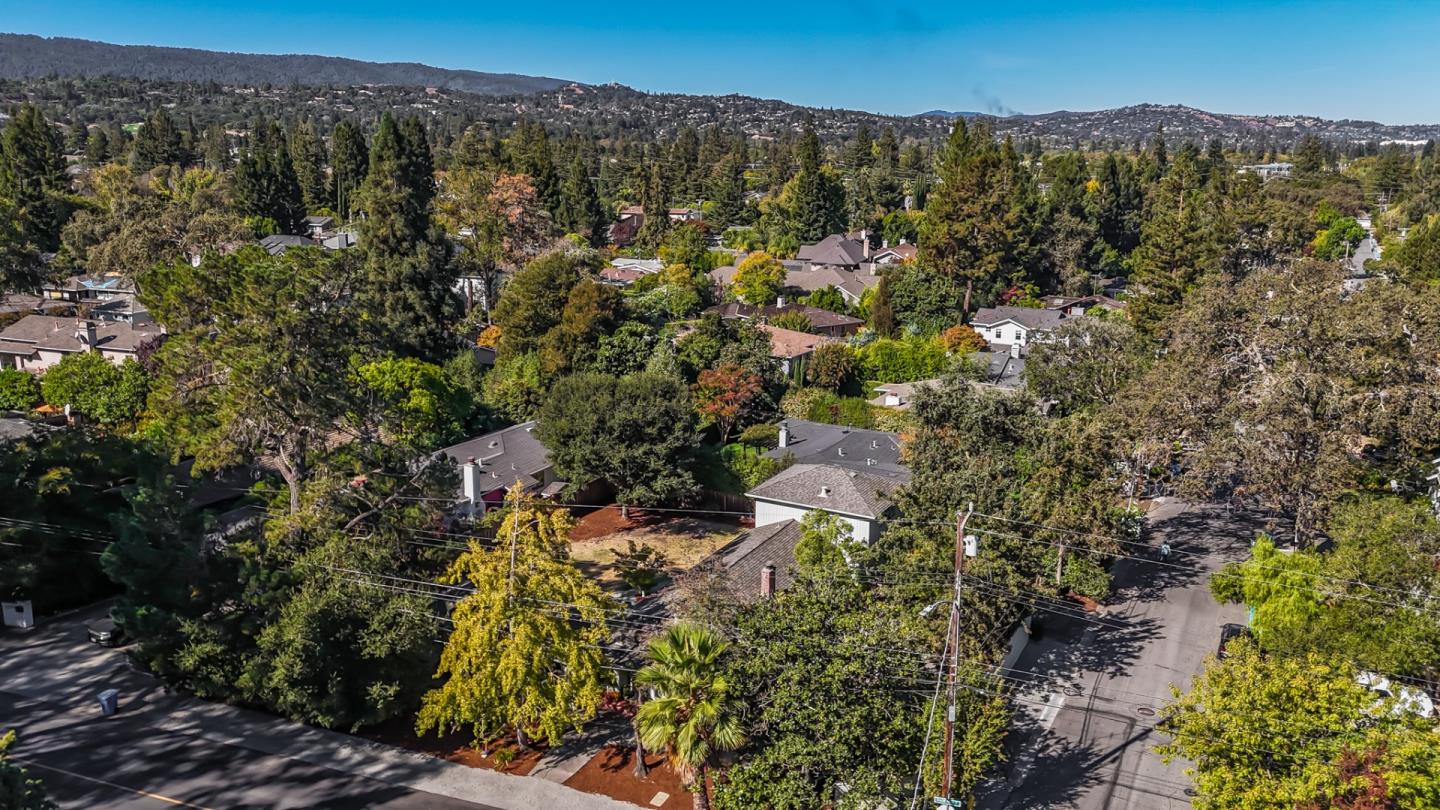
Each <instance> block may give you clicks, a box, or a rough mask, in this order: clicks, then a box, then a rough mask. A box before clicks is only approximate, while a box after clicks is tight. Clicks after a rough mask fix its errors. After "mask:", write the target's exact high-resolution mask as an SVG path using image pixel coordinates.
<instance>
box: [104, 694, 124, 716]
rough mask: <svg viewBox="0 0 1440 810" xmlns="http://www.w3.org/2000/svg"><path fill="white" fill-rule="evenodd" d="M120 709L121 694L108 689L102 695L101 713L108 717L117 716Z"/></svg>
mask: <svg viewBox="0 0 1440 810" xmlns="http://www.w3.org/2000/svg"><path fill="white" fill-rule="evenodd" d="M119 708H120V693H119V692H117V691H116V690H114V689H106V690H105V691H104V692H101V693H100V713H101V714H103V715H105V716H106V717H110V716H111V715H113V714H115V712H116V711H117V710H119Z"/></svg>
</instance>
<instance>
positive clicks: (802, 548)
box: [795, 509, 859, 574]
mask: <svg viewBox="0 0 1440 810" xmlns="http://www.w3.org/2000/svg"><path fill="white" fill-rule="evenodd" d="M858 548H859V545H858V541H856V540H855V539H854V538H853V537H851V526H850V522H849V521H848V520H845V519H844V518H842V517H840V516H838V515H832V514H830V513H829V512H821V511H820V510H818V509H812V510H810V511H809V512H806V513H805V516H804V517H803V518H801V519H800V542H798V543H796V544H795V567H796V568H797V569H798V570H799V571H801V572H802V573H807V574H834V573H836V572H842V571H845V570H846V566H849V565H850V564H851V557H852V555H853V554H854V552H855V551H856V550H857V549H858Z"/></svg>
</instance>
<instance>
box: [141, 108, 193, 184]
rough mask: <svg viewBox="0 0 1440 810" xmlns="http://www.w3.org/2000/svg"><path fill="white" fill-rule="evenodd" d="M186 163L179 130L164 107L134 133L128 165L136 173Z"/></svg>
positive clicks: (157, 109)
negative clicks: (133, 142)
mask: <svg viewBox="0 0 1440 810" xmlns="http://www.w3.org/2000/svg"><path fill="white" fill-rule="evenodd" d="M186 162H188V161H187V159H186V155H185V145H184V143H183V142H182V140H181V136H180V128H179V127H177V126H175V121H174V120H173V119H172V118H171V117H170V114H169V113H167V112H165V108H164V107H157V108H155V112H153V113H151V114H150V117H149V118H147V119H145V122H144V123H143V124H141V125H140V129H139V130H138V131H137V132H136V133H135V146H134V150H133V151H132V153H131V156H130V165H131V167H132V168H134V169H135V170H136V171H149V170H150V169H151V168H153V167H155V166H169V165H174V164H184V163H186Z"/></svg>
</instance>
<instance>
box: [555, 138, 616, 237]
mask: <svg viewBox="0 0 1440 810" xmlns="http://www.w3.org/2000/svg"><path fill="white" fill-rule="evenodd" d="M560 192H561V193H560V210H559V211H557V212H555V220H556V224H558V225H559V226H560V227H561V228H562V229H563V230H565V231H567V232H569V233H575V234H579V235H580V236H583V237H585V238H586V239H588V240H589V241H590V243H591V244H599V242H600V241H601V240H602V239H603V238H604V236H605V219H606V218H605V211H604V209H602V208H601V207H600V197H599V195H597V194H596V193H595V184H594V183H593V182H591V181H590V169H589V167H588V166H587V165H586V163H585V159H584V157H582V156H581V155H580V154H578V153H577V154H575V155H574V156H573V157H571V158H570V164H569V165H568V166H567V167H566V169H565V180H564V182H563V183H562V184H561V186H560Z"/></svg>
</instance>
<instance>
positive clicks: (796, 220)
mask: <svg viewBox="0 0 1440 810" xmlns="http://www.w3.org/2000/svg"><path fill="white" fill-rule="evenodd" d="M795 157H796V162H797V163H798V164H799V171H798V172H796V173H795V177H794V178H793V179H792V180H791V181H790V182H789V183H788V184H787V185H786V189H785V192H786V195H787V196H788V200H787V202H788V208H789V211H790V219H791V222H790V225H791V229H792V231H793V232H794V235H795V237H796V238H797V239H799V240H800V242H802V243H807V242H818V241H820V240H821V239H824V238H825V237H826V236H827V235H829V234H832V233H835V232H837V231H839V230H842V229H843V228H844V227H845V190H844V187H843V186H841V185H840V181H839V179H838V178H837V177H835V176H834V175H833V174H831V173H830V172H827V171H826V170H825V167H824V166H823V165H822V164H821V154H820V138H819V136H818V135H816V134H815V128H814V127H813V126H810V125H807V126H806V127H805V132H804V134H802V135H801V136H800V143H799V144H798V145H797V147H796V150H795Z"/></svg>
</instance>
